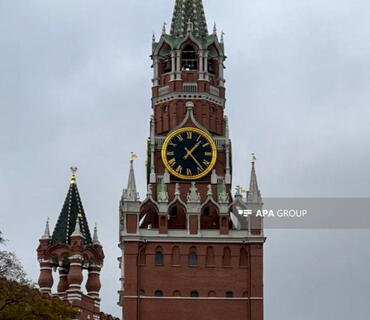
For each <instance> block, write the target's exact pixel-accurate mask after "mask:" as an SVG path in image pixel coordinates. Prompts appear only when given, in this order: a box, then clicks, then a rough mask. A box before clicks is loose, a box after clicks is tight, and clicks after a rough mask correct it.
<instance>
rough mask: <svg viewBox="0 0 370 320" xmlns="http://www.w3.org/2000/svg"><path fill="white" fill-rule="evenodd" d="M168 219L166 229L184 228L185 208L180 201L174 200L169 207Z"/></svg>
mask: <svg viewBox="0 0 370 320" xmlns="http://www.w3.org/2000/svg"><path fill="white" fill-rule="evenodd" d="M169 213H170V217H169V218H170V219H169V220H168V229H178V230H180V229H181V230H185V229H186V209H185V208H184V206H183V205H182V204H181V203H180V202H176V203H175V204H173V205H172V206H171V207H170V208H169Z"/></svg>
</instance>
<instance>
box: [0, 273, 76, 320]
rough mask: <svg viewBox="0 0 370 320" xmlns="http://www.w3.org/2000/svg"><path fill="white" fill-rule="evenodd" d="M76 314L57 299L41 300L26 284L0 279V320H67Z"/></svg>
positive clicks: (38, 293)
mask: <svg viewBox="0 0 370 320" xmlns="http://www.w3.org/2000/svg"><path fill="white" fill-rule="evenodd" d="M78 313H79V312H78V310H76V309H73V308H72V307H71V306H69V305H68V304H66V303H64V302H63V301H61V300H60V299H59V298H50V299H45V298H43V297H42V296H41V294H40V292H39V291H38V290H37V289H35V288H32V287H30V286H29V285H28V284H21V283H18V282H16V281H9V280H7V279H5V278H0V320H24V319H27V320H40V319H42V320H69V319H74V318H75V317H76V315H78Z"/></svg>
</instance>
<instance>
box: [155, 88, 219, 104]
mask: <svg viewBox="0 0 370 320" xmlns="http://www.w3.org/2000/svg"><path fill="white" fill-rule="evenodd" d="M178 99H183V100H194V99H196V100H199V99H204V100H207V101H211V102H213V103H216V104H218V105H220V106H221V107H223V108H225V104H226V99H223V98H219V97H216V96H214V95H212V94H210V93H208V92H196V93H189V92H179V91H176V92H170V93H167V94H163V95H161V96H160V97H156V98H152V104H153V106H155V105H157V104H160V103H163V102H168V101H172V100H178Z"/></svg>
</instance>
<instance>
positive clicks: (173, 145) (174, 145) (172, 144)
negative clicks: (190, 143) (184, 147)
mask: <svg viewBox="0 0 370 320" xmlns="http://www.w3.org/2000/svg"><path fill="white" fill-rule="evenodd" d="M169 145H170V146H172V147H176V146H177V144H176V143H173V142H170V143H169Z"/></svg>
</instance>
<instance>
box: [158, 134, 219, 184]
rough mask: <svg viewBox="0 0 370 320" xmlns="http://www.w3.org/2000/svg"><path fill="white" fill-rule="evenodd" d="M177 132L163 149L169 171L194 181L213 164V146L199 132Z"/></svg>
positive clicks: (210, 141) (209, 139)
mask: <svg viewBox="0 0 370 320" xmlns="http://www.w3.org/2000/svg"><path fill="white" fill-rule="evenodd" d="M188 129H189V130H185V131H183V130H179V131H178V132H175V133H174V134H173V135H172V136H171V137H170V139H168V140H167V142H166V146H165V148H164V149H163V154H162V156H164V162H165V165H166V167H167V168H168V169H169V171H170V172H171V173H172V174H174V175H175V176H177V177H180V178H184V177H185V178H192V179H196V178H199V177H201V176H204V175H205V174H207V173H208V172H209V171H210V169H212V168H211V167H212V166H213V164H214V162H215V156H216V155H215V146H214V143H213V141H212V140H211V138H210V137H208V135H206V134H205V133H203V132H202V131H200V130H195V129H191V128H188Z"/></svg>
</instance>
